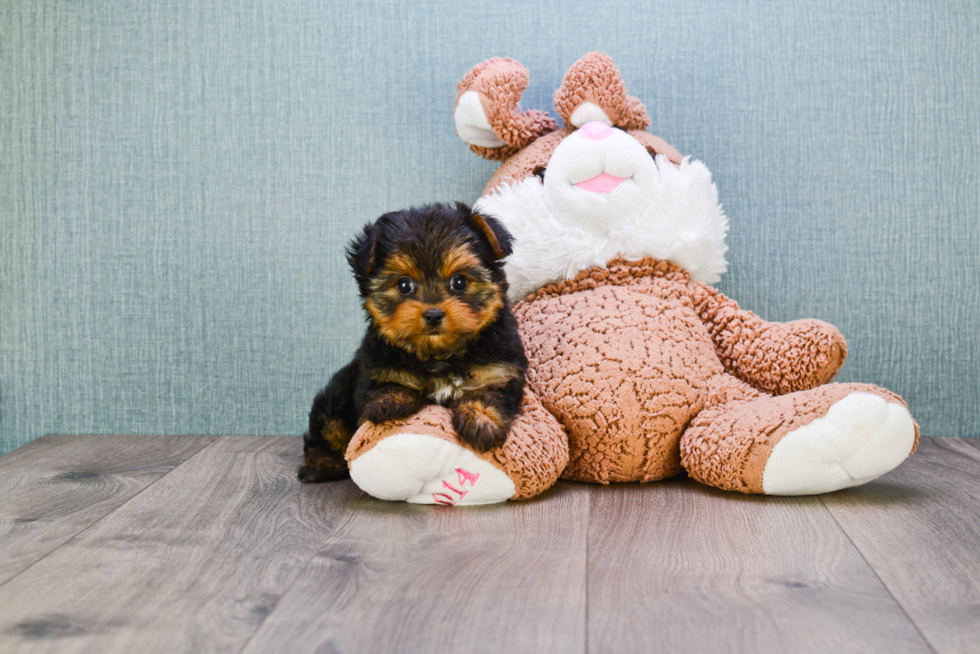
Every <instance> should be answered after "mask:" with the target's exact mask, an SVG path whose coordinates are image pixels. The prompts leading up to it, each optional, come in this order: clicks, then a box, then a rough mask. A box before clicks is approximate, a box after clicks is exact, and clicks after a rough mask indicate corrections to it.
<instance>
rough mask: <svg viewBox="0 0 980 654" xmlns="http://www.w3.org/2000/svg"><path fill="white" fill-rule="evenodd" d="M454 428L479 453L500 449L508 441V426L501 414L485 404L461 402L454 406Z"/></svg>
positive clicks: (462, 439) (460, 437) (461, 438)
mask: <svg viewBox="0 0 980 654" xmlns="http://www.w3.org/2000/svg"><path fill="white" fill-rule="evenodd" d="M453 427H455V428H456V434H457V435H458V436H459V439H460V440H461V441H463V442H464V443H466V444H467V445H469V446H470V447H472V448H473V449H474V450H476V451H478V452H486V451H487V450H492V449H493V448H495V447H500V446H501V445H503V444H504V441H506V440H507V426H506V425H505V424H504V421H503V418H502V417H501V415H500V412H499V411H498V410H497V409H496V408H494V407H492V406H489V405H487V404H484V403H483V402H477V401H468V402H460V403H459V404H457V405H456V406H454V407H453Z"/></svg>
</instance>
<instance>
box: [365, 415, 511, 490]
mask: <svg viewBox="0 0 980 654" xmlns="http://www.w3.org/2000/svg"><path fill="white" fill-rule="evenodd" d="M350 476H351V479H353V480H354V483H355V484H357V485H358V487H360V489H361V490H363V491H364V492H365V493H367V494H369V495H372V496H374V497H377V498H379V499H382V500H402V501H405V502H411V503H412V504H448V505H467V504H494V503H496V502H504V501H506V500H509V499H510V498H511V497H513V495H514V482H513V481H511V479H510V477H508V476H507V474H506V473H505V472H504V471H502V470H500V469H499V468H496V467H494V466H493V464H491V463H489V462H487V461H484V460H483V459H481V458H479V457H477V456H476V454H474V453H473V452H471V451H470V450H467V449H466V448H464V447H461V446H460V445H456V444H454V443H451V442H450V441H448V440H444V439H442V438H439V437H438V436H433V435H431V434H426V433H417V432H415V431H413V430H412V428H411V426H406V427H405V431H398V432H395V433H392V434H389V435H388V436H386V437H385V438H383V439H381V440H380V441H378V442H377V443H376V444H375V446H374V447H372V448H371V449H370V450H368V451H367V452H365V453H364V454H363V455H361V456H359V457H357V458H356V459H354V460H353V461H351V464H350Z"/></svg>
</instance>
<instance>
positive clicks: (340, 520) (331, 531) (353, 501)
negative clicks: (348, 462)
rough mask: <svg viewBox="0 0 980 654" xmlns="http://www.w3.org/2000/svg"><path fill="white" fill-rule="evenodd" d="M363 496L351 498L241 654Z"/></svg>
mask: <svg viewBox="0 0 980 654" xmlns="http://www.w3.org/2000/svg"><path fill="white" fill-rule="evenodd" d="M362 497H365V493H364V491H360V492H359V493H358V494H357V495H355V496H354V497H353V498H352V499H351V501H350V504H348V505H347V509H346V510H345V511H344V512H343V513H342V514H341V515H340V517H339V518H338V519H337V522H336V524H334V526H333V527H332V528H330V529H329V530H327V535H326V536H324V538H323V540H322V541H320V544H319V545H317V546H316V549H314V550H313V553H312V554H310V558H308V559H306V562H305V563H304V564H303V566H302V567H301V568H300V569H299V571H298V572H297V573H296V577H294V578H293V580H292V581H291V582H289V586H288V587H287V588H286V590H284V591H283V592H282V595H280V596H279V599H277V600H276V602H275V604H273V605H272V608H271V609H270V610H269V612H268V613H266V614H265V616H264V617H263V618H262V622H260V623H259V624H258V625H256V627H255V631H253V632H252V633H251V634H250V635H249V637H248V638H246V639H245V642H244V643H243V644H242V647H241V649H239V650H238V652H239V654H241V653H242V652H244V651H245V650H246V649H247V648H248V646H249V644H250V643H251V642H252V640H253V639H254V638H255V636H257V635H258V633H259V632H260V631H261V630H262V627H263V626H264V625H265V623H266V622H267V621H268V620H269V618H270V617H272V614H273V613H275V612H276V609H278V608H279V604H281V603H282V601H283V599H285V598H286V595H288V594H289V593H290V591H292V590H293V587H294V586H295V585H296V582H298V581H299V580H300V578H301V577H302V576H303V573H304V572H306V569H307V568H308V567H310V563H311V562H312V561H313V559H314V558H316V555H317V554H319V553H320V550H322V549H323V546H324V545H326V544H327V542H328V541H329V540H330V538H331V537H333V535H334V534H335V533H337V530H338V529H339V528H340V525H342V524H343V523H344V521H345V520H346V519H347V516H349V515H350V514H351V513H352V512H353V511H354V505H355V504H357V502H358V500H360V499H361V498H362Z"/></svg>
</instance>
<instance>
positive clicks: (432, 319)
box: [422, 309, 446, 327]
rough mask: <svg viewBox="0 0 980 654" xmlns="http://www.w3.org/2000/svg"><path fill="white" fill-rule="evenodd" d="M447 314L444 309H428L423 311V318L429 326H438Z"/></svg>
mask: <svg viewBox="0 0 980 654" xmlns="http://www.w3.org/2000/svg"><path fill="white" fill-rule="evenodd" d="M445 316H446V314H444V313H443V312H442V309H426V310H425V311H423V312H422V319H423V320H425V324H427V325H428V326H429V327H438V326H439V323H441V322H442V319H443V318H444V317H445Z"/></svg>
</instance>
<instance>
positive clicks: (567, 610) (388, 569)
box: [245, 483, 588, 654]
mask: <svg viewBox="0 0 980 654" xmlns="http://www.w3.org/2000/svg"><path fill="white" fill-rule="evenodd" d="M587 496H588V494H587V488H586V487H585V486H582V485H578V484H566V483H561V484H559V485H558V486H557V487H556V488H553V489H552V490H551V491H549V492H548V493H546V494H545V495H544V496H543V497H539V498H536V499H534V500H530V501H527V502H518V503H513V504H502V505H495V506H488V507H467V508H465V509H459V508H455V509H454V508H447V507H431V506H412V505H405V504H394V503H389V502H381V501H378V500H374V499H370V498H366V497H365V498H362V499H361V500H360V501H358V502H357V503H356V504H355V506H354V508H353V510H352V511H351V512H350V513H349V514H348V515H347V517H346V518H345V520H344V522H343V523H342V524H341V525H340V526H339V527H338V528H337V530H336V531H335V532H334V534H333V535H332V536H331V537H330V539H329V540H328V541H327V543H326V544H325V546H324V547H323V548H322V549H321V550H320V551H319V552H318V553H317V556H316V557H315V558H314V559H313V561H312V562H311V564H310V566H309V567H308V569H307V570H306V571H305V572H304V574H303V576H302V578H301V579H300V580H299V581H298V582H297V583H296V585H295V586H294V587H293V589H292V590H291V591H290V592H289V594H288V595H286V597H285V598H284V600H283V601H282V602H280V603H279V605H278V606H277V607H276V610H275V611H274V612H273V613H272V614H271V615H270V616H269V618H268V619H267V620H266V622H265V623H264V624H263V625H262V628H261V629H260V630H259V632H258V633H257V634H256V636H255V638H254V639H253V640H252V642H251V643H250V646H249V647H248V648H247V649H246V650H245V651H246V652H252V653H260V652H261V653H265V652H290V653H294V652H295V653H300V652H467V654H474V653H478V652H535V653H536V654H542V653H545V652H562V653H574V652H583V651H584V650H585V601H586V597H585V570H586V516H587V513H588V507H587Z"/></svg>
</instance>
